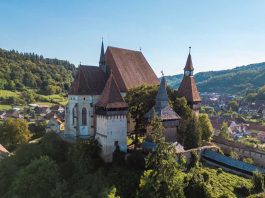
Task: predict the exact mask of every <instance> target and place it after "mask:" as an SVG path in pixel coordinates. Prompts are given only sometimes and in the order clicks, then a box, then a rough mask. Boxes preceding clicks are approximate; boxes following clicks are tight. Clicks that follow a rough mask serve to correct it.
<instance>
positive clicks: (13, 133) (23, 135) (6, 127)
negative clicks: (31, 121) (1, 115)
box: [0, 118, 30, 150]
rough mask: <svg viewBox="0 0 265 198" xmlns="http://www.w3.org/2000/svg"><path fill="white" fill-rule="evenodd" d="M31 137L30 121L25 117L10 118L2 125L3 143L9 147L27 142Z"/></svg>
mask: <svg viewBox="0 0 265 198" xmlns="http://www.w3.org/2000/svg"><path fill="white" fill-rule="evenodd" d="M29 139H30V131H29V130H28V123H27V121H25V120H24V119H20V118H19V119H14V118H9V119H8V120H6V121H5V122H4V123H3V124H2V125H1V126H0V140H1V143H2V144H3V145H4V146H6V147H7V148H9V149H11V150H12V149H14V148H15V147H16V145H17V144H21V143H26V142H28V141H29Z"/></svg>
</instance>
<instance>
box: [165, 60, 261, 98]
mask: <svg viewBox="0 0 265 198" xmlns="http://www.w3.org/2000/svg"><path fill="white" fill-rule="evenodd" d="M182 78H183V75H182V74H178V75H174V76H166V79H167V83H168V85H169V86H171V87H172V88H174V89H177V88H178V87H179V84H180V82H181V80H182ZM195 78H196V82H197V85H198V88H199V90H200V92H218V93H230V94H242V93H245V92H246V91H248V90H255V89H258V88H260V87H261V86H263V85H265V62H263V63H256V64H250V65H246V66H240V67H236V68H234V69H228V70H221V71H209V72H199V73H197V74H196V75H195Z"/></svg>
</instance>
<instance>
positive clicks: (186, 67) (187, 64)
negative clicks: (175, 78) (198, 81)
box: [184, 47, 194, 71]
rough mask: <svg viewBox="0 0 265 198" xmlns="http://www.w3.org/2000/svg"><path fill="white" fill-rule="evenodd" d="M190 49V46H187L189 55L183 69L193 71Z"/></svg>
mask: <svg viewBox="0 0 265 198" xmlns="http://www.w3.org/2000/svg"><path fill="white" fill-rule="evenodd" d="M190 50H191V47H189V55H188V58H187V62H186V65H185V68H184V71H193V70H194V68H193V64H192V59H191V55H190Z"/></svg>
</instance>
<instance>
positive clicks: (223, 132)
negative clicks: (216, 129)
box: [219, 122, 229, 139]
mask: <svg viewBox="0 0 265 198" xmlns="http://www.w3.org/2000/svg"><path fill="white" fill-rule="evenodd" d="M219 136H220V137H222V138H224V139H229V133H228V124H227V122H223V124H222V127H221V131H220V134H219Z"/></svg>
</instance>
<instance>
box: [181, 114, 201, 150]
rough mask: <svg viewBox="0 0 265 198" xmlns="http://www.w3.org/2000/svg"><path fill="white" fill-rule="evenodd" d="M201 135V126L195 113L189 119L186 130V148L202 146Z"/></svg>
mask: <svg viewBox="0 0 265 198" xmlns="http://www.w3.org/2000/svg"><path fill="white" fill-rule="evenodd" d="M201 136H202V135H201V128H200V126H199V122H198V118H197V117H196V115H194V114H193V116H192V117H191V118H190V119H189V120H188V124H187V128H186V131H185V140H184V146H185V148H186V149H191V148H197V147H199V146H201Z"/></svg>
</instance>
